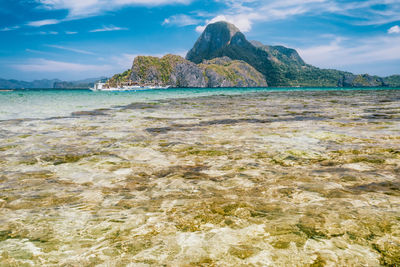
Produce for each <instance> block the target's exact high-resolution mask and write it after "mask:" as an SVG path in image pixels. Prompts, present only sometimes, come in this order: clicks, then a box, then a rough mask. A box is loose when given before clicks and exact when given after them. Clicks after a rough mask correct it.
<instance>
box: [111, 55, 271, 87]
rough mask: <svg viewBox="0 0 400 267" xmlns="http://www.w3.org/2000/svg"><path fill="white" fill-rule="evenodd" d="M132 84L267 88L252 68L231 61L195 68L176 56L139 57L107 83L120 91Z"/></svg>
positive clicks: (218, 61)
mask: <svg viewBox="0 0 400 267" xmlns="http://www.w3.org/2000/svg"><path fill="white" fill-rule="evenodd" d="M129 80H132V81H134V82H136V83H139V84H157V85H163V86H166V85H168V86H171V87H256V86H264V87H265V86H267V83H266V81H265V78H264V76H263V75H262V74H261V73H259V72H258V71H257V70H255V69H254V68H253V67H252V66H250V65H249V64H247V63H246V62H244V61H239V60H232V59H230V58H228V57H223V58H215V59H213V60H209V61H203V62H202V63H201V64H194V63H193V62H190V61H188V60H186V59H184V58H183V57H181V56H176V55H166V56H164V57H162V58H158V57H150V56H138V57H136V58H135V60H134V62H133V66H132V69H130V70H127V71H125V72H124V73H122V74H116V75H114V76H113V77H112V78H111V79H110V80H109V81H108V82H107V83H108V85H109V86H110V87H116V86H118V84H121V83H123V82H127V81H129Z"/></svg>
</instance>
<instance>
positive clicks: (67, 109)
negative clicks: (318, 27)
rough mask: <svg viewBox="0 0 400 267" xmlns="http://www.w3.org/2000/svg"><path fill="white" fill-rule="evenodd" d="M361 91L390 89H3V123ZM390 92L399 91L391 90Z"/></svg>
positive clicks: (0, 99)
mask: <svg viewBox="0 0 400 267" xmlns="http://www.w3.org/2000/svg"><path fill="white" fill-rule="evenodd" d="M327 90H331V91H349V90H351V91H359V90H369V91H371V92H372V91H377V90H388V89H387V88H307V87H304V88H271V87H268V88H185V89H175V88H170V89H163V90H145V91H113V92H104V91H91V90H87V89H82V90H79V89H74V90H68V89H54V90H53V89H24V90H12V91H7V90H4V91H1V90H0V120H11V119H45V118H53V117H65V116H70V115H71V113H72V112H77V111H87V110H94V109H102V108H111V109H113V108H118V107H120V106H124V105H128V104H131V103H135V102H152V101H158V100H167V99H179V98H192V97H202V96H212V95H240V94H248V93H257V92H268V91H271V92H274V91H276V92H279V91H290V92H298V91H327ZM390 90H400V88H397V89H396V88H391V89H390Z"/></svg>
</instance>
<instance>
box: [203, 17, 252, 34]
mask: <svg viewBox="0 0 400 267" xmlns="http://www.w3.org/2000/svg"><path fill="white" fill-rule="evenodd" d="M257 17H258V15H257V14H255V13H253V14H239V15H233V16H232V15H218V16H216V17H214V18H213V19H211V20H207V21H206V24H205V25H201V26H197V27H196V31H197V32H199V33H202V32H203V31H204V29H205V28H206V27H207V25H208V24H211V23H215V22H218V21H226V22H229V23H232V24H234V25H235V26H236V27H238V28H239V30H240V31H242V32H248V31H250V30H251V26H252V24H253V22H252V19H256V18H257Z"/></svg>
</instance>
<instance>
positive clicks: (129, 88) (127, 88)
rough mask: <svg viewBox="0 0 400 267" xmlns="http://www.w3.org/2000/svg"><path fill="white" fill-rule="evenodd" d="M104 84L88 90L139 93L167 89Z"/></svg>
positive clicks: (164, 87) (150, 86)
mask: <svg viewBox="0 0 400 267" xmlns="http://www.w3.org/2000/svg"><path fill="white" fill-rule="evenodd" d="M105 85H106V84H105V83H96V84H95V85H94V87H93V88H90V90H92V91H139V90H155V89H168V88H169V86H159V85H149V86H140V85H124V86H120V87H107V86H105Z"/></svg>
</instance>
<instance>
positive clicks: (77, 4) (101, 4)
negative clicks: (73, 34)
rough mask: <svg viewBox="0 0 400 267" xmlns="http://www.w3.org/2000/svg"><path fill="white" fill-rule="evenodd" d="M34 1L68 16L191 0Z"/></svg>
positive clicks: (90, 14)
mask: <svg viewBox="0 0 400 267" xmlns="http://www.w3.org/2000/svg"><path fill="white" fill-rule="evenodd" d="M36 2H38V3H40V4H42V6H43V7H44V8H47V9H52V10H59V9H67V10H68V11H69V16H68V17H87V16H93V15H97V14H99V13H102V12H104V11H110V10H114V9H118V8H121V7H123V6H129V5H142V6H158V5H169V4H177V3H178V4H188V3H190V2H191V0H36Z"/></svg>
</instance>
